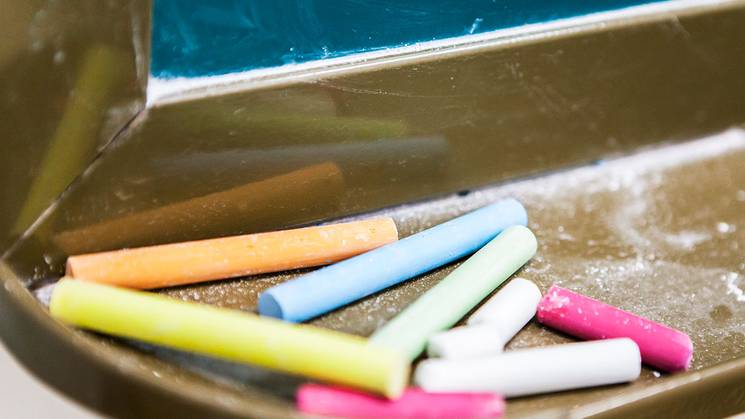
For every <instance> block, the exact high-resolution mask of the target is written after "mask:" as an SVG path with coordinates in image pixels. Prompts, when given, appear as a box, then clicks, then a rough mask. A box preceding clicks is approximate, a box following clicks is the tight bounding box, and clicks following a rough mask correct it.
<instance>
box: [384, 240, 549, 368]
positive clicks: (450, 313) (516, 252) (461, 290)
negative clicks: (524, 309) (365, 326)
mask: <svg viewBox="0 0 745 419" xmlns="http://www.w3.org/2000/svg"><path fill="white" fill-rule="evenodd" d="M536 246H537V244H536V239H535V236H534V235H533V233H532V232H531V231H530V230H529V229H528V228H526V227H523V226H521V225H517V226H512V227H510V228H508V229H506V230H504V231H503V232H502V233H500V234H499V235H498V236H497V237H496V238H495V239H493V240H492V241H490V242H489V243H487V244H486V246H484V247H482V248H481V249H480V250H479V251H478V252H476V254H474V255H473V256H471V257H470V258H468V259H467V260H466V261H465V262H463V263H462V264H461V265H460V266H459V267H458V268H457V269H456V270H454V271H453V272H452V273H450V274H449V275H448V276H446V277H445V278H444V279H443V280H442V281H440V282H439V283H438V284H437V285H435V286H434V287H433V288H431V289H430V290H429V291H427V292H426V293H424V295H422V296H421V297H419V298H418V299H417V300H416V301H414V303H413V304H411V305H410V306H409V307H407V308H406V309H404V311H402V312H401V313H400V314H399V315H398V316H396V317H394V318H393V320H391V321H389V322H388V323H387V324H386V325H385V326H383V327H382V328H380V329H379V330H377V331H376V332H375V333H374V334H373V335H372V337H371V338H370V342H371V343H374V344H376V345H382V346H386V347H388V348H392V349H396V350H398V351H400V352H401V353H403V354H404V355H406V356H407V357H408V358H409V359H411V360H414V359H415V358H416V357H417V356H419V354H420V353H421V352H422V350H424V347H425V345H426V344H427V339H428V338H429V337H430V336H431V335H432V334H434V333H437V332H439V331H441V330H445V329H447V328H449V327H451V326H453V325H454V324H455V323H456V322H458V320H460V319H461V317H463V316H464V315H466V314H467V313H468V312H469V311H470V310H471V309H473V307H475V306H476V305H477V304H478V303H479V302H481V300H483V299H484V298H485V297H486V296H488V295H489V293H491V292H492V291H494V289H495V288H497V287H498V286H499V285H500V284H501V283H502V282H503V281H504V280H506V279H507V278H509V276H510V275H512V274H513V273H515V271H517V270H518V269H520V267H521V266H523V265H524V264H525V263H526V262H527V261H528V260H530V258H532V257H533V255H534V254H535V251H536Z"/></svg>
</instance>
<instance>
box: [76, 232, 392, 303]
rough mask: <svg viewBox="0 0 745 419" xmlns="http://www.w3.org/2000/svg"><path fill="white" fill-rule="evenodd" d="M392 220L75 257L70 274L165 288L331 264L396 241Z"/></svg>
mask: <svg viewBox="0 0 745 419" xmlns="http://www.w3.org/2000/svg"><path fill="white" fill-rule="evenodd" d="M397 239H398V232H397V231H396V224H394V222H393V220H392V219H391V218H375V219H371V220H363V221H353V222H349V223H340V224H329V225H324V226H317V227H306V228H297V229H292V230H282V231H272V232H269V233H259V234H246V235H242V236H233V237H222V238H217V239H209V240H197V241H191V242H183V243H173V244H165V245H159V246H149V247H139V248H136V249H123V250H115V251H111V252H102V253H91V254H87V255H78V256H71V257H70V258H68V259H67V275H68V276H72V277H75V278H78V279H85V280H88V281H95V282H102V283H107V284H111V285H117V286H122V287H129V288H144V289H146V288H161V287H170V286H175V285H184V284H193V283H195V282H202V281H210V280H214V279H223V278H233V277H237V276H244V275H254V274H260V273H267V272H278V271H286V270H289V269H298V268H306V267H310V266H319V265H328V264H329V263H332V262H336V261H339V260H343V259H346V258H349V257H352V256H355V255H358V254H360V253H363V252H366V251H368V250H371V249H375V248H376V247H380V246H382V245H384V244H388V243H390V242H393V241H396V240H397Z"/></svg>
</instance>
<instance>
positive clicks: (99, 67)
mask: <svg viewBox="0 0 745 419" xmlns="http://www.w3.org/2000/svg"><path fill="white" fill-rule="evenodd" d="M126 62H127V61H126V59H125V58H124V57H123V56H122V55H121V54H120V53H118V52H116V51H114V50H112V49H110V48H108V47H105V46H102V45H99V46H97V47H94V48H91V49H90V50H88V52H87V53H86V55H85V57H84V58H83V62H82V64H81V66H80V69H79V70H78V76H77V78H76V80H75V84H74V87H73V89H72V90H71V92H70V95H69V97H68V99H67V103H66V104H65V112H64V114H63V115H62V118H61V119H60V122H59V124H58V125H57V129H56V130H55V132H54V136H53V137H52V139H51V140H50V141H49V145H48V146H47V149H46V152H45V154H44V159H43V160H42V162H41V164H40V165H39V169H38V175H37V176H36V177H35V178H34V181H33V183H32V184H31V186H30V188H29V192H28V195H27V196H26V202H25V203H24V205H23V207H22V208H21V211H20V213H19V215H18V219H17V220H16V223H15V226H14V227H13V230H14V232H16V233H22V232H23V231H24V230H26V229H27V228H28V227H29V226H30V225H31V224H32V223H33V222H34V220H35V219H36V218H37V217H38V216H39V215H40V214H41V212H42V211H43V210H44V209H45V208H46V207H47V206H48V205H49V204H50V203H51V202H52V201H53V200H54V199H55V198H56V197H57V196H58V195H59V194H60V193H62V192H63V191H64V190H65V188H66V187H67V185H68V184H69V183H70V182H71V181H72V180H73V179H75V177H76V176H77V175H78V174H80V172H81V171H82V169H83V166H84V165H85V163H86V160H87V159H90V158H92V157H93V156H92V153H93V151H94V150H95V149H96V146H97V145H98V141H97V140H98V137H97V134H98V131H99V129H100V128H101V125H102V122H103V120H104V115H103V113H104V112H105V110H106V108H105V105H106V102H107V101H108V100H109V96H110V93H111V92H112V90H113V88H114V86H115V85H116V84H118V83H119V82H120V81H121V79H122V76H123V73H122V71H121V68H122V66H124V63H126Z"/></svg>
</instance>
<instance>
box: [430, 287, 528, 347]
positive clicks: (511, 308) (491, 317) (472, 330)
mask: <svg viewBox="0 0 745 419" xmlns="http://www.w3.org/2000/svg"><path fill="white" fill-rule="evenodd" d="M540 300H541V290H539V289H538V287H537V286H536V285H535V284H534V283H532V282H531V281H528V280H527V279H522V278H515V279H513V280H512V281H510V282H509V283H508V284H507V285H505V286H504V287H502V289H500V290H499V292H497V293H496V294H495V295H494V296H493V297H491V298H490V299H489V300H488V301H487V302H485V303H484V304H482V305H481V307H480V308H479V309H478V310H476V312H475V313H473V314H472V315H471V317H469V318H468V321H467V322H466V324H467V326H461V327H456V328H454V329H450V330H448V331H445V332H440V333H436V334H434V335H432V336H431V337H430V338H429V345H428V346H427V353H428V354H429V356H439V357H443V358H468V357H476V356H484V355H489V354H495V353H499V352H502V348H504V345H505V344H507V342H509V341H510V339H512V338H513V337H514V336H515V335H516V334H517V333H518V332H519V331H520V330H522V328H523V327H524V326H525V325H526V324H527V323H528V322H529V321H530V319H532V318H533V316H534V315H535V312H536V309H537V308H538V302H539V301H540Z"/></svg>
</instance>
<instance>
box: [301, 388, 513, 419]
mask: <svg viewBox="0 0 745 419" xmlns="http://www.w3.org/2000/svg"><path fill="white" fill-rule="evenodd" d="M297 408H298V410H300V411H301V412H305V413H311V414H316V415H328V416H334V417H343V418H376V419H377V418H390V419H403V418H407V419H408V418H411V419H418V418H430V419H437V418H442V419H445V418H449V419H461V418H497V417H501V416H502V415H503V414H504V409H505V403H504V399H503V398H502V396H500V395H498V394H494V393H427V392H425V391H422V390H421V389H418V388H409V389H407V390H406V391H404V393H403V394H402V395H401V397H400V398H398V399H396V400H387V399H383V398H380V397H375V396H372V395H370V394H365V393H361V392H358V391H354V390H348V389H344V388H338V387H328V386H323V385H317V384H306V385H303V386H302V387H300V389H299V390H298V392H297Z"/></svg>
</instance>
